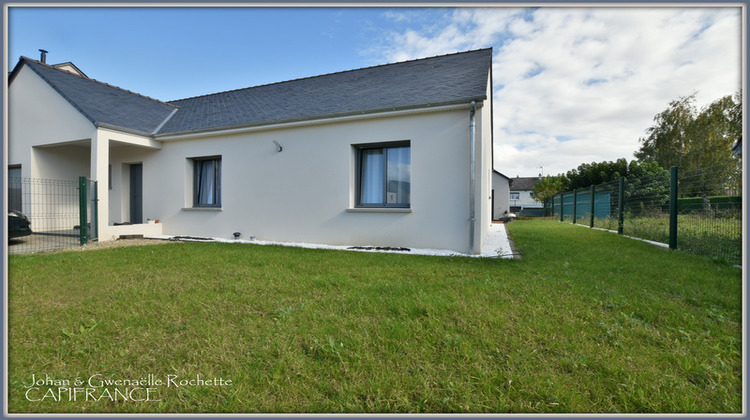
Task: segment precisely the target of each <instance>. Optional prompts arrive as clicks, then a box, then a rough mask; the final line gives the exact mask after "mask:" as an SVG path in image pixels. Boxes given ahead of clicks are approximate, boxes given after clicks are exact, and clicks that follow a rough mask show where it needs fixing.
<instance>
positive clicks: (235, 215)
mask: <svg viewBox="0 0 750 420" xmlns="http://www.w3.org/2000/svg"><path fill="white" fill-rule="evenodd" d="M273 140H276V141H278V142H279V143H280V144H281V145H282V146H283V148H284V149H283V151H282V152H280V153H279V152H277V151H276V147H275V145H274V144H273ZM405 140H408V141H409V142H410V144H411V159H412V164H411V209H410V210H409V211H408V212H403V211H394V212H388V211H384V212H383V211H375V210H373V211H366V210H358V209H354V199H355V197H354V195H355V173H354V172H355V166H356V164H355V152H354V148H353V145H357V144H364V143H379V142H391V141H405ZM217 155H218V156H221V158H222V186H221V188H222V197H221V199H222V208H221V209H220V210H206V209H201V210H196V209H192V208H190V206H189V204H190V201H191V199H192V189H191V188H190V185H191V183H192V172H191V169H190V166H191V165H190V158H195V157H202V156H217ZM462 156H463V158H461V157H462ZM480 167H481V165H480ZM468 173H469V110H468V107H465V108H463V109H461V110H455V111H445V112H430V113H424V114H416V115H405V116H397V117H391V118H373V119H366V120H360V121H348V122H338V123H332V124H326V125H312V126H304V127H290V128H284V129H273V130H259V131H254V132H249V133H244V134H242V133H241V134H234V135H225V136H219V137H211V138H206V137H203V138H200V137H199V138H194V139H190V140H169V141H164V143H163V148H162V150H161V151H160V152H159V153H155V154H153V155H151V156H144V158H143V177H144V214H143V216H144V218H152V219H159V220H160V221H161V222H162V223H163V225H164V227H163V230H164V233H165V234H173V235H179V234H192V235H201V236H214V237H222V238H232V233H233V232H241V233H242V237H243V238H248V237H250V236H254V237H256V238H257V239H263V240H273V241H288V242H315V243H326V244H332V245H372V246H406V247H419V248H439V249H453V250H456V251H460V252H468V248H469V244H468V200H469V196H468V188H467V187H468ZM166 186H168V187H166ZM480 233H481V232H480Z"/></svg>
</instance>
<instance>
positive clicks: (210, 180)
mask: <svg viewBox="0 0 750 420" xmlns="http://www.w3.org/2000/svg"><path fill="white" fill-rule="evenodd" d="M192 161H193V207H221V156H213V157H205V158H193V159H192Z"/></svg>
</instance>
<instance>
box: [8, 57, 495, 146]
mask: <svg viewBox="0 0 750 420" xmlns="http://www.w3.org/2000/svg"><path fill="white" fill-rule="evenodd" d="M23 63H25V64H27V65H28V66H29V67H30V68H31V69H32V70H34V71H35V72H36V73H37V74H38V75H39V76H41V77H42V78H43V79H44V80H46V81H47V83H49V84H50V85H51V86H52V87H53V88H54V89H55V90H57V91H58V92H59V93H60V94H61V95H62V96H63V97H64V98H65V99H67V100H68V102H70V103H71V104H72V105H73V106H74V107H76V108H77V109H78V110H79V111H80V112H81V113H82V114H83V115H84V116H86V117H87V118H88V119H89V120H90V121H92V122H93V123H94V124H95V125H97V126H105V127H106V126H113V127H115V128H120V129H122V130H125V131H131V132H136V133H140V134H154V135H157V136H158V135H168V134H181V133H191V132H203V131H213V130H220V129H229V128H239V127H251V126H260V125H270V124H277V123H282V122H292V121H303V120H313V119H319V118H329V117H336V116H346V115H358V114H366V113H375V112H383V111H391V110H403V109H414V108H424V107H428V106H440V105H450V104H459V103H469V102H470V101H472V100H477V101H481V100H486V99H487V83H488V81H489V75H490V69H491V66H492V49H482V50H475V51H468V52H461V53H455V54H449V55H442V56H437V57H431V58H423V59H418V60H411V61H404V62H400V63H393V64H385V65H381V66H375V67H368V68H363V69H358V70H349V71H343V72H339V73H332V74H326V75H322V76H315V77H309V78H304V79H296V80H291V81H287V82H280V83H274V84H269V85H263V86H257V87H251V88H246V89H239V90H233V91H229V92H221V93H215V94H211V95H205V96H198V97H194V98H187V99H180V100H176V101H171V102H169V103H165V102H161V101H158V100H155V99H152V98H148V97H145V96H142V95H138V94H136V93H133V92H130V91H127V90H124V89H120V88H118V87H115V86H111V85H108V84H106V83H102V82H98V81H96V80H93V79H89V78H85V77H79V76H76V75H73V74H71V73H68V72H66V71H63V70H58V69H55V68H54V67H53V66H50V65H47V64H43V63H41V62H39V61H36V60H32V59H29V58H26V57H22V58H21V62H19V65H18V66H16V69H14V71H13V74H11V81H12V79H13V76H14V74H15V73H16V72H17V69H19V68H20V66H21V64H23ZM175 109H176V110H177V111H176V112H174V111H175Z"/></svg>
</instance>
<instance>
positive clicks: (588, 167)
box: [566, 158, 628, 189]
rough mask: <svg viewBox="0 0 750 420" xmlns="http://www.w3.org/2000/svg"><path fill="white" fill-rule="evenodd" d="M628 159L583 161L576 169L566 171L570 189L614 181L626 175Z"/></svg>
mask: <svg viewBox="0 0 750 420" xmlns="http://www.w3.org/2000/svg"><path fill="white" fill-rule="evenodd" d="M627 173H628V161H627V160H626V159H624V158H620V159H617V160H616V161H614V162H607V161H605V162H592V163H583V164H581V165H579V166H578V168H576V169H572V170H570V171H568V172H567V173H566V177H567V178H568V180H569V185H568V187H569V188H570V189H576V188H586V187H590V186H592V185H598V184H603V183H605V182H611V181H616V180H617V179H618V178H620V177H621V176H627Z"/></svg>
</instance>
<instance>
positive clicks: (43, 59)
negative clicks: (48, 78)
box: [39, 48, 49, 64]
mask: <svg viewBox="0 0 750 420" xmlns="http://www.w3.org/2000/svg"><path fill="white" fill-rule="evenodd" d="M39 51H40V52H41V53H42V57H41V58H40V59H39V61H41V62H42V63H45V64H47V53H48V52H49V51H47V50H43V49H41V48H40V49H39Z"/></svg>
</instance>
